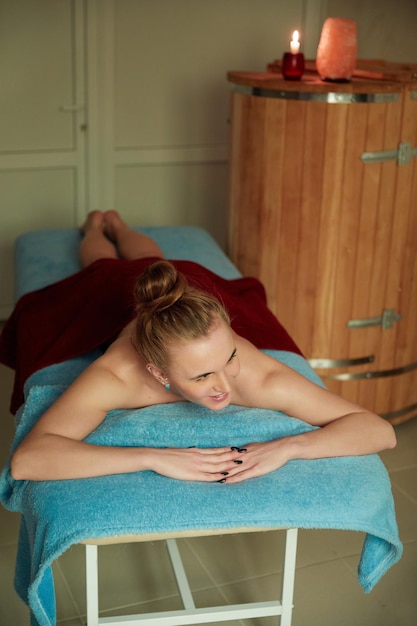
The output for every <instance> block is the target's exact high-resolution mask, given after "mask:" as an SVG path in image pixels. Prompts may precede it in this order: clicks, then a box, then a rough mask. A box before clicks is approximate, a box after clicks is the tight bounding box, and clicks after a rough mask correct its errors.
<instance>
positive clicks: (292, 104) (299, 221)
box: [230, 87, 417, 413]
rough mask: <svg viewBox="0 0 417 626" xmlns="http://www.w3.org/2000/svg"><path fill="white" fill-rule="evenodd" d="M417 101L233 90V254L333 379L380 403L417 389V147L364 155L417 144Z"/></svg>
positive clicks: (382, 407)
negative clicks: (412, 154)
mask: <svg viewBox="0 0 417 626" xmlns="http://www.w3.org/2000/svg"><path fill="white" fill-rule="evenodd" d="M383 100H384V99H383ZM416 105H417V102H416V101H415V100H413V99H412V98H410V96H409V94H408V95H407V94H406V95H404V94H403V93H402V89H401V88H400V87H399V88H398V92H397V93H395V94H389V97H387V98H386V99H385V101H382V102H380V101H376V102H363V103H356V102H355V103H349V104H346V103H343V104H334V103H331V104H329V103H327V102H318V101H314V100H307V101H299V100H282V99H279V98H264V97H256V96H249V95H243V94H238V93H235V94H233V105H232V108H233V116H232V121H233V123H232V167H231V222H230V248H231V253H232V258H233V260H234V262H235V263H236V264H237V265H238V267H239V269H240V270H241V271H242V272H243V273H244V274H249V275H254V276H258V277H259V278H260V279H261V280H262V281H263V283H264V284H265V287H266V290H267V294H268V300H269V304H270V307H271V308H272V309H273V311H274V312H275V313H276V314H277V316H278V317H279V319H280V321H281V322H282V323H283V325H284V326H285V327H286V328H287V329H288V331H289V332H290V334H291V335H292V336H293V337H294V339H295V340H296V341H297V343H298V344H299V346H300V348H301V349H302V351H303V352H304V354H305V355H306V356H307V358H309V359H312V360H313V363H314V364H315V366H317V367H318V368H319V373H320V374H321V375H322V376H323V377H324V378H325V382H326V383H327V384H328V386H329V387H330V388H331V389H333V390H334V391H337V392H339V393H342V394H343V395H345V396H346V397H349V398H350V399H352V400H354V401H356V402H360V403H361V404H364V405H366V406H368V407H369V408H371V409H374V410H377V411H378V412H379V413H392V412H394V411H398V410H399V409H400V408H402V407H404V406H406V405H407V406H408V405H411V404H413V403H414V402H415V401H416V400H417V391H416V392H415V391H414V390H413V389H411V388H412V384H411V379H410V376H413V373H412V372H411V373H406V372H404V371H403V370H404V368H411V369H412V366H410V364H413V363H415V362H416V361H417V336H416V332H415V331H414V329H413V328H412V323H411V321H410V318H409V315H410V314H411V315H413V313H412V311H413V310H414V307H415V306H417V297H416V296H417V294H416V286H415V281H416V261H415V259H416V257H417V254H416V253H417V237H416V213H417V209H416V205H417V194H416V183H415V159H411V160H410V161H409V162H408V163H407V164H404V165H399V164H398V162H397V160H396V159H395V158H394V159H392V160H387V161H380V160H375V161H370V162H367V161H366V157H364V156H363V155H364V154H365V153H374V152H385V151H392V150H395V149H396V148H397V147H398V145H399V143H401V142H402V141H408V142H410V143H413V145H415V137H416V129H415V124H416V122H415V120H416V119H417V115H416V113H417V111H416V108H415V107H416ZM407 120H408V121H407ZM405 135H407V138H408V139H407V138H404V139H402V137H405ZM378 318H381V320H380V321H378ZM320 365H321V367H319V366H320ZM323 366H324V367H323ZM391 370H394V371H395V372H394V374H393V375H391V374H390V372H391ZM401 376H408V378H407V381H406V380H405V378H404V382H401V383H400V379H401ZM415 387H416V386H415V385H414V388H415ZM394 388H395V389H396V390H397V388H398V390H399V389H400V388H401V390H402V391H401V393H396V392H394ZM410 389H411V392H410ZM407 390H408V392H407ZM407 393H408V396H410V393H411V396H410V397H408V396H407Z"/></svg>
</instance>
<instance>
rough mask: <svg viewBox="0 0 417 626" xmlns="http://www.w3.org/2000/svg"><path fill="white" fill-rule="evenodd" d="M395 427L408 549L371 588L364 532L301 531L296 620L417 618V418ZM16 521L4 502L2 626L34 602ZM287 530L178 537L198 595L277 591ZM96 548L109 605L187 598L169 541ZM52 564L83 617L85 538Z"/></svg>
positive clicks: (11, 624)
mask: <svg viewBox="0 0 417 626" xmlns="http://www.w3.org/2000/svg"><path fill="white" fill-rule="evenodd" d="M11 381H12V375H11V372H10V371H9V370H7V369H5V368H3V367H1V366H0V408H1V427H0V464H1V466H3V464H4V462H5V461H6V458H7V455H8V450H9V446H10V442H11V439H12V436H13V420H12V417H11V416H10V414H9V413H8V410H7V406H8V400H9V395H10V388H11ZM397 437H398V446H397V448H396V449H395V450H391V451H388V452H386V453H384V454H382V459H383V461H384V462H385V464H386V466H387V468H388V470H389V472H390V475H391V479H392V484H393V492H394V498H395V502H396V507H397V518H398V524H399V528H400V536H401V539H402V541H403V542H404V556H403V558H402V559H401V561H400V562H399V563H398V564H397V565H395V566H394V567H393V568H392V569H391V570H390V571H389V572H388V573H387V574H386V575H385V576H384V577H383V578H382V580H381V581H380V582H379V583H378V584H377V586H376V587H375V589H374V590H373V591H372V592H371V594H369V595H366V594H365V593H364V592H363V591H362V589H361V587H360V586H359V583H358V582H357V578H356V573H355V569H356V566H357V563H358V558H359V557H358V555H359V552H360V549H361V545H362V540H363V535H362V534H361V533H353V532H342V531H301V532H300V535H299V547H298V558H297V572H296V586H295V600H294V604H295V608H294V617H293V626H415V624H416V623H417V621H416V619H417V618H416V615H417V419H416V420H414V421H411V422H408V423H406V424H403V425H401V426H399V427H397ZM18 525H19V516H18V515H17V514H14V513H10V512H8V511H6V510H4V509H3V508H2V507H0V581H1V584H0V626H29V618H28V611H27V609H26V607H25V606H24V604H23V603H22V602H21V601H20V600H19V598H18V597H17V595H16V594H15V592H14V590H13V572H14V562H15V557H16V541H17V532H18ZM282 539H283V533H282V532H274V533H256V534H247V535H243V534H241V535H235V536H221V537H208V538H194V539H189V540H185V539H184V540H182V541H180V542H179V547H180V551H181V553H182V555H183V559H184V563H185V565H186V569H187V571H188V572H189V573H190V582H191V586H192V589H193V591H195V601H196V603H197V605H198V606H204V605H216V604H224V603H225V601H227V602H233V603H240V602H248V601H252V600H253V601H262V600H267V599H268V600H272V599H275V598H277V597H279V595H280V593H279V592H280V567H281V559H280V554H281V549H282ZM99 558H100V571H101V577H100V594H101V606H102V608H103V609H104V611H105V613H103V615H110V614H111V611H112V610H113V609H115V608H118V609H120V607H124V608H125V610H126V612H150V611H160V610H171V609H175V608H180V605H179V599H178V596H177V591H176V588H175V583H174V581H173V578H172V576H171V572H170V567H169V565H168V560H167V555H166V552H165V546H164V544H163V543H162V542H154V543H148V544H130V545H126V544H124V545H118V546H107V547H102V548H100V552H99ZM145 564H146V565H145ZM145 568H146V569H145ZM54 572H55V583H56V595H57V610H58V624H60V625H61V626H81V625H82V624H85V596H84V582H85V577H84V552H83V548H82V547H80V546H75V547H73V548H71V549H70V550H69V551H68V552H66V553H65V554H64V555H63V556H62V557H61V558H60V559H59V560H58V561H57V562H56V564H55V568H54ZM122 610H123V608H122ZM122 610H119V613H120V612H122ZM229 623H230V624H233V626H234V625H235V624H236V623H237V622H229ZM278 623H279V620H278V618H263V619H258V620H256V621H255V620H247V621H246V622H245V626H249V624H250V625H251V626H252V625H253V626H255V624H259V626H272V624H278Z"/></svg>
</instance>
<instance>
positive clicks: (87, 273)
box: [0, 258, 301, 413]
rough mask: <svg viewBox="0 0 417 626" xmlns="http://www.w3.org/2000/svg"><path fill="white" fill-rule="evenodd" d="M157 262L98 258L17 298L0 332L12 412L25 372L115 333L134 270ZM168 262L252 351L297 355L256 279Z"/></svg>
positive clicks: (129, 307) (126, 309)
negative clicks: (210, 299) (220, 308)
mask: <svg viewBox="0 0 417 626" xmlns="http://www.w3.org/2000/svg"><path fill="white" fill-rule="evenodd" d="M156 260H157V259H155V258H147V259H139V260H136V261H125V260H119V259H101V260H99V261H96V262H95V263H93V264H92V265H89V266H88V267H86V268H85V269H83V270H81V271H80V272H78V273H77V274H74V275H72V276H69V277H68V278H66V279H64V280H61V281H59V282H57V283H54V284H53V285H49V286H48V287H44V288H43V289H39V290H38V291H33V292H31V293H28V294H26V295H24V296H22V298H20V300H19V301H18V302H17V304H16V307H15V309H14V311H13V313H12V315H11V316H10V318H9V319H8V320H7V322H6V324H5V326H4V328H3V332H2V333H1V335H0V362H1V363H4V364H5V365H7V366H9V367H11V368H13V369H14V370H15V371H16V373H15V383H14V389H13V395H12V399H11V406H10V410H11V411H12V413H15V412H16V411H17V409H18V408H19V406H20V405H21V403H22V402H23V385H24V382H25V380H26V379H27V378H28V377H29V376H30V375H31V374H33V373H34V372H36V371H37V370H39V369H41V368H43V367H46V366H48V365H53V364H54V363H60V362H62V361H66V360H67V359H71V358H74V357H76V356H79V355H81V354H84V353H86V352H89V351H90V350H93V349H94V348H97V347H99V346H101V345H103V344H106V342H109V341H111V340H112V339H113V338H114V337H115V336H117V334H118V333H119V332H120V331H121V330H122V328H124V326H125V325H126V324H127V323H128V322H129V321H130V320H131V319H132V318H133V316H134V306H135V305H134V298H133V288H134V284H135V282H136V279H137V277H138V275H140V274H141V273H142V272H143V270H144V269H145V267H147V266H148V265H149V264H150V263H152V262H154V261H156ZM172 263H173V264H174V265H175V266H176V267H177V268H178V269H179V270H180V271H182V272H183V273H184V274H185V275H186V276H187V278H188V280H189V282H190V283H191V284H193V285H195V286H197V287H200V288H201V289H204V290H206V291H208V292H209V293H212V294H213V295H215V296H216V297H218V298H219V299H220V300H221V301H222V302H223V303H224V305H225V307H226V309H227V311H228V313H229V315H230V318H231V321H232V327H233V329H234V330H235V331H236V332H237V333H238V334H239V335H242V336H243V337H246V338H247V339H248V340H249V341H251V342H252V343H253V344H254V345H255V346H256V347H257V348H259V349H262V348H264V349H267V348H269V349H271V350H289V351H291V352H296V353H298V354H301V352H300V350H299V348H298V347H297V346H296V344H295V343H294V341H293V340H292V339H291V337H290V336H289V335H288V333H287V332H286V330H285V329H284V328H283V327H282V326H281V324H280V323H279V322H278V320H277V319H276V317H275V316H274V315H273V313H272V312H271V311H270V310H269V309H268V307H267V304H266V295H265V290H264V287H263V286H262V284H261V283H260V282H259V281H258V280H257V279H255V278H238V279H235V280H226V279H224V278H221V277H220V276H217V275H216V274H214V273H213V272H211V271H210V270H208V269H206V268H204V267H202V266H201V265H198V264H197V263H193V262H191V261H172Z"/></svg>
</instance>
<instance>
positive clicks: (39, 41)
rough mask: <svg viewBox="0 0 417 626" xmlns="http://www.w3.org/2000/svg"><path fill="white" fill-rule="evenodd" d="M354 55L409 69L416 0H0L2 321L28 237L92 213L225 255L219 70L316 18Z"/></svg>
mask: <svg viewBox="0 0 417 626" xmlns="http://www.w3.org/2000/svg"><path fill="white" fill-rule="evenodd" d="M328 15H331V16H342V17H350V18H353V19H356V20H357V22H358V34H359V55H360V56H361V57H366V58H384V59H386V60H393V61H409V62H410V61H413V62H417V50H416V43H415V25H416V24H417V2H416V1H415V0H397V1H396V2H394V0H386V1H385V2H383V3H382V2H381V3H376V2H374V1H373V0H362V1H360V0H343V1H342V0H328V1H325V0H292V1H291V2H288V1H287V0H36V2H33V0H0V76H1V77H2V78H1V83H0V94H1V96H0V137H1V141H0V206H1V211H0V318H1V317H4V316H5V315H6V314H7V312H8V310H9V309H10V307H11V305H12V301H13V292H12V288H13V271H12V249H13V242H14V240H15V238H16V236H17V235H18V234H19V233H21V232H24V231H25V230H31V229H35V228H52V227H68V226H76V225H78V224H79V223H80V221H81V220H82V219H83V217H84V215H85V214H86V212H87V211H88V210H90V209H93V208H103V209H106V208H117V209H119V210H120V211H121V212H122V214H123V215H124V216H125V218H126V220H127V221H128V222H129V223H131V224H135V225H140V224H143V225H157V224H175V225H176V224H193V225H200V226H203V227H205V228H207V230H208V231H209V232H211V233H212V234H213V235H214V237H215V238H216V239H217V240H218V241H219V243H220V244H221V245H225V241H226V228H227V196H228V162H227V159H228V131H229V125H228V116H229V110H228V107H229V93H230V85H229V84H228V83H227V81H226V73H227V71H228V70H232V69H235V70H237V69H240V70H259V71H263V70H264V69H265V68H266V65H267V63H268V62H269V61H271V60H273V59H275V58H279V57H280V56H281V54H282V52H283V51H284V50H285V49H287V48H288V41H289V38H290V34H291V32H292V30H293V29H295V28H299V29H300V30H301V34H302V42H303V49H304V52H305V54H306V56H307V57H309V58H313V57H314V55H315V50H316V47H317V42H318V39H319V36H320V31H321V26H322V23H323V20H324V18H325V17H326V16H328Z"/></svg>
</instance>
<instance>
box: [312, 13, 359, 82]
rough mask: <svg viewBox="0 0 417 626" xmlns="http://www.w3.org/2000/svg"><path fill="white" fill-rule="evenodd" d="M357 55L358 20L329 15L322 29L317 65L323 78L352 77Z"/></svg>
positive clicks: (337, 79)
mask: <svg viewBox="0 0 417 626" xmlns="http://www.w3.org/2000/svg"><path fill="white" fill-rule="evenodd" d="M356 56H357V34H356V22H355V21H353V20H346V19H343V18H340V17H328V18H327V19H326V20H325V22H324V24H323V29H322V31H321V36H320V42H319V45H318V48H317V57H316V67H317V72H318V73H319V76H320V78H322V80H329V81H335V82H345V81H348V80H350V79H351V77H352V72H353V70H354V69H355V64H356Z"/></svg>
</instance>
